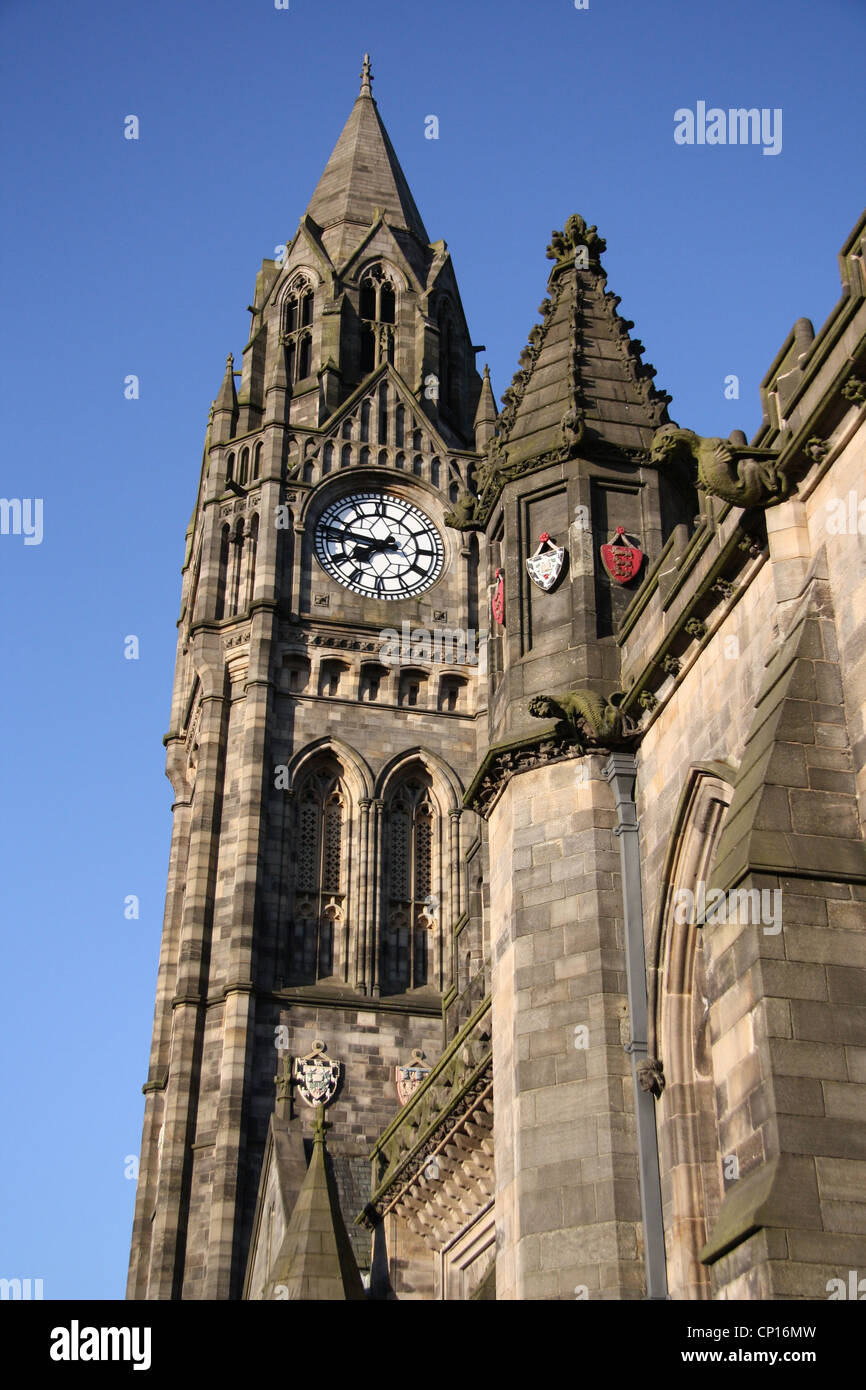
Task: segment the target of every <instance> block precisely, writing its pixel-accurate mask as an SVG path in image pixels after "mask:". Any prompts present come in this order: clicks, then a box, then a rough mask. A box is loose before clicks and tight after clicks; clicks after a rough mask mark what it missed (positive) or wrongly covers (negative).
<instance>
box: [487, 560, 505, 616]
mask: <svg viewBox="0 0 866 1390" xmlns="http://www.w3.org/2000/svg"><path fill="white" fill-rule="evenodd" d="M490 588H491V591H492V592H491V598H490V606H491V608H492V609H493V616H494V618H495V619H496V621H497V623H498V624H499V626H500V627H504V626H505V576H504V575H503V573H502V570H501V569H498V570H497V571H496V583H495V584H491V586H490Z"/></svg>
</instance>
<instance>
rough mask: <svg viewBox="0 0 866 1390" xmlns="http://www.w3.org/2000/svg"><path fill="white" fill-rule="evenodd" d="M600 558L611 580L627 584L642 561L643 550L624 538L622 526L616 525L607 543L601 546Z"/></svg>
mask: <svg viewBox="0 0 866 1390" xmlns="http://www.w3.org/2000/svg"><path fill="white" fill-rule="evenodd" d="M601 558H602V562H603V564H604V567H605V569H606V570H607V572H608V574H609V575H610V577H611V579H612V580H613V582H614V583H615V584H627V583H628V582H629V580H630V579H634V577H635V575H636V574H637V572H638V570H639V569H640V567H641V565H642V563H643V551H642V550H638V548H637V546H636V545H631V544H630V543H629V542H628V541H627V540H626V537H625V527H624V526H617V528H616V532H615V533H614V535H612V536H611V538H610V540H609V541H608V543H607V545H603V546H602V547H601Z"/></svg>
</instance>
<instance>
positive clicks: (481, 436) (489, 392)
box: [473, 366, 497, 450]
mask: <svg viewBox="0 0 866 1390" xmlns="http://www.w3.org/2000/svg"><path fill="white" fill-rule="evenodd" d="M496 419H497V412H496V401H495V399H494V396H493V387H492V386H491V384H490V368H489V367H488V366H485V368H484V380H483V381H482V383H481V395H480V396H479V397H478V409H477V410H476V412H475V422H474V426H473V428H474V430H475V447H476V449H478V450H484V449H485V448H486V447H487V444H488V442H489V440H491V439H492V438H493V436H494V434H495V433H496Z"/></svg>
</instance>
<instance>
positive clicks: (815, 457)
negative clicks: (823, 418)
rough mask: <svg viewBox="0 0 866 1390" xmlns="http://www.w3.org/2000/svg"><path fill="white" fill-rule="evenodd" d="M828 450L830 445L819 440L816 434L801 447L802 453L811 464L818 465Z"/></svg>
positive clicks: (824, 440)
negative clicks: (807, 456)
mask: <svg viewBox="0 0 866 1390" xmlns="http://www.w3.org/2000/svg"><path fill="white" fill-rule="evenodd" d="M829 450H830V445H829V444H828V443H827V441H826V439H819V438H818V436H817V435H816V434H813V435H812V438H811V439H808V440H807V441H806V443H805V444H804V445H803V453H804V454H808V455H809V458H810V459H811V460H812V462H813V463H820V462H821V460H822V458H825V457H826V455H827V454H828V452H829Z"/></svg>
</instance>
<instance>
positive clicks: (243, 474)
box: [238, 449, 250, 487]
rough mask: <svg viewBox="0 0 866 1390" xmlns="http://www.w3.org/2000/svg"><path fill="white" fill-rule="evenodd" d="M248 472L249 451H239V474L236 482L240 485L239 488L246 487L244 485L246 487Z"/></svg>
mask: <svg viewBox="0 0 866 1390" xmlns="http://www.w3.org/2000/svg"><path fill="white" fill-rule="evenodd" d="M249 472H250V451H249V449H241V466H240V472H239V474H238V482H239V483H240V485H241V487H246V485H247V479H248V477H249Z"/></svg>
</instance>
